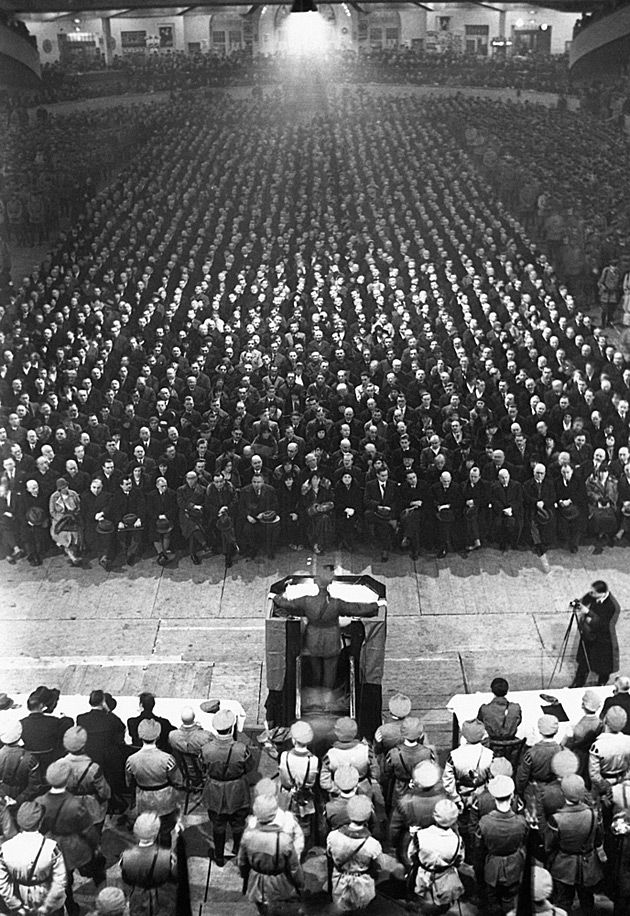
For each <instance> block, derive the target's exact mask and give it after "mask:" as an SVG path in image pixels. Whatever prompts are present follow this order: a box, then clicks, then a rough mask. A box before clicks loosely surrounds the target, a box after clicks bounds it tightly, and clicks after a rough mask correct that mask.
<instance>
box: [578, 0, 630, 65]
mask: <svg viewBox="0 0 630 916" xmlns="http://www.w3.org/2000/svg"><path fill="white" fill-rule="evenodd" d="M629 39H630V5H629V6H623V7H621V8H620V9H618V10H615V12H614V13H609V14H608V16H604V17H603V18H602V19H598V20H596V21H595V22H593V23H591V24H590V25H587V26H586V27H585V28H583V29H582V31H581V32H579V33H578V34H577V35H576V36H575V38H574V39H573V41H572V42H571V50H570V52H569V66H570V68H571V69H572V70H573V68H574V67H575V68H576V70H577V71H578V72H579V71H580V70H582V69H583V67H584V66H585V65H586V64H587V61H586V59H585V58H586V57H587V56H588V55H593V56H594V57H597V58H602V59H601V60H599V61H598V65H599V67H598V69H600V68H601V67H602V65H604V64H606V63H607V64H608V65H609V69H610V70H611V71H612V70H615V68H616V67H619V66H620V65H621V56H620V55H617V54H613V53H612V49H609V50H608V52H604V50H603V49H604V48H606V46H607V45H610V44H611V43H612V42H619V43H624V41H628V40H629ZM619 50H621V48H619ZM599 51H601V52H602V53H601V54H596V52H599ZM604 53H606V57H607V60H604V57H603V55H604ZM576 64H577V65H579V66H577V67H576Z"/></svg>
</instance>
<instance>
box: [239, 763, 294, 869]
mask: <svg viewBox="0 0 630 916" xmlns="http://www.w3.org/2000/svg"><path fill="white" fill-rule="evenodd" d="M278 788H279V787H278V781H277V780H274V779H270V778H269V777H267V776H265V777H263V778H262V779H260V780H259V781H258V782H257V783H256V785H255V786H254V796H255V798H254V801H255V800H256V798H261V796H263V795H270V796H271V797H272V798H275V799H276V801H277V800H278ZM272 823H273V824H277V825H278V827H280V829H281V830H282V832H283V833H287V834H288V835H289V836H290V837H291V839H292V841H293V845H294V846H295V851H296V853H297V857H298V861H300V862H301V861H302V854H303V852H304V831H303V830H302V828H301V827H300V825H299V823H298V822H297V819H296V817H295V815H294V814H292V813H291V812H290V811H284V810H283V809H282V808H280V807H279V806H278V811H277V812H276V816H275V817H274V819H273V821H272ZM257 825H258V821H257V820H256V818H255V816H254V815H253V814H250V815H249V817H248V818H247V822H246V825H245V831H247V830H253V829H254V828H255V827H256V826H257Z"/></svg>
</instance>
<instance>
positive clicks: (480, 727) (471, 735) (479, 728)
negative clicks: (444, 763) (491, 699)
mask: <svg viewBox="0 0 630 916" xmlns="http://www.w3.org/2000/svg"><path fill="white" fill-rule="evenodd" d="M462 735H463V736H464V738H465V739H466V741H467V742H468V744H479V742H480V741H483V739H484V738H485V737H486V729H485V726H484V724H483V722H480V721H479V719H469V720H468V722H464V724H463V725H462Z"/></svg>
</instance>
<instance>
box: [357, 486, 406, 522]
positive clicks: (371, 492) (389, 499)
mask: <svg viewBox="0 0 630 916" xmlns="http://www.w3.org/2000/svg"><path fill="white" fill-rule="evenodd" d="M363 501H364V505H365V511H366V512H375V511H376V507H377V506H389V507H390V509H391V510H392V512H391V518H398V515H399V512H400V484H398V483H396V481H394V480H392V479H391V477H390V478H389V480H388V481H387V483H386V484H385V495H384V497H381V486H380V484H379V482H378V480H376V479H375V480H368V482H367V483H366V485H365V493H364V497H363Z"/></svg>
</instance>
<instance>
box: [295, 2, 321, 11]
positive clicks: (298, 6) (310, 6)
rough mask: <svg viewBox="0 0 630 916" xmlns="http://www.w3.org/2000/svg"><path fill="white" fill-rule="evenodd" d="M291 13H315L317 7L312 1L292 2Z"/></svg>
mask: <svg viewBox="0 0 630 916" xmlns="http://www.w3.org/2000/svg"><path fill="white" fill-rule="evenodd" d="M291 12H292V13H316V12H317V6H316V5H315V3H314V2H313V0H293V6H292V7H291Z"/></svg>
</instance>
